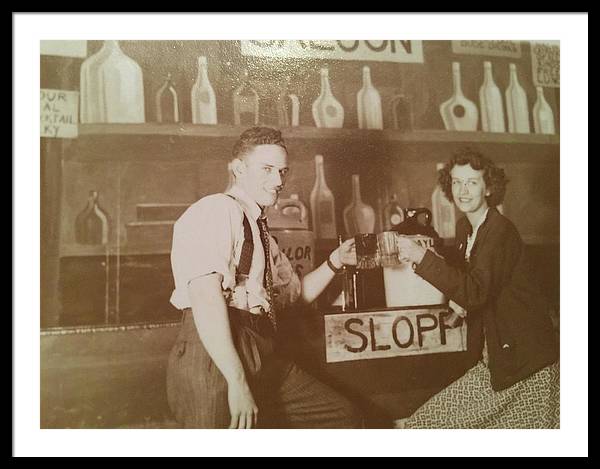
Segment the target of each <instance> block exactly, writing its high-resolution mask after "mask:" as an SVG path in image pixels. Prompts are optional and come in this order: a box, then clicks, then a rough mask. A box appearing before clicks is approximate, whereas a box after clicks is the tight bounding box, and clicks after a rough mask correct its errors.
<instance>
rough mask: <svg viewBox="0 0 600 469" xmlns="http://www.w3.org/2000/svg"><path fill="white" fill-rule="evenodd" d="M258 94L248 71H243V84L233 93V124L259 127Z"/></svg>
mask: <svg viewBox="0 0 600 469" xmlns="http://www.w3.org/2000/svg"><path fill="white" fill-rule="evenodd" d="M258 110H259V100H258V93H257V92H256V90H255V89H254V87H253V86H252V82H251V80H250V75H249V74H248V70H247V69H244V70H243V71H242V82H241V84H240V85H239V86H238V87H237V88H236V89H235V90H234V91H233V122H234V124H235V125H258V115H259V114H258Z"/></svg>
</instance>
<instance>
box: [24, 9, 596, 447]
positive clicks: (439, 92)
mask: <svg viewBox="0 0 600 469" xmlns="http://www.w3.org/2000/svg"><path fill="white" fill-rule="evenodd" d="M247 15H249V18H248V19H250V16H251V15H252V14H247ZM395 15H396V14H388V15H385V14H384V15H381V16H384V17H387V19H390V18H389V17H394V16H395ZM24 16H25V17H26V16H28V15H24ZM42 16H43V15H42ZM50 16H52V15H50ZM64 16H66V17H67V23H70V21H69V15H64ZM74 16H75V17H76V16H77V15H74ZM83 16H87V17H88V18H86V19H87V20H88V21H89V19H90V17H91V18H92V21H93V17H94V15H83ZM114 16H117V17H120V18H119V19H126V18H127V15H124V14H121V15H114ZM153 16H154V15H150V14H149V15H141V17H142V18H144V17H145V18H148V20H151V19H152V18H153ZM156 16H158V17H160V16H161V15H156ZM179 16H186V15H173V17H172V18H176V17H179ZM189 16H191V17H194V15H193V14H190V15H189ZM218 16H219V15H216V17H218ZM221 16H225V17H226V16H227V15H221ZM234 16H242V20H243V19H244V18H243V17H244V15H234ZM258 16H260V15H258ZM262 16H264V17H265V19H266V21H269V19H271V18H273V19H274V17H271V18H270V17H269V15H262ZM274 16H275V15H274ZM315 16H316V17H317V19H318V20H326V19H327V18H328V15H325V14H323V15H315ZM341 16H344V15H341ZM353 16H354V15H352V14H348V15H346V17H347V18H348V19H349V20H351V19H353ZM410 16H411V15H409V14H406V15H398V16H397V19H398V20H400V19H403V20H405V21H406V20H408V21H410ZM416 16H425V17H427V16H428V15H416ZM435 16H441V17H442V20H443V19H444V17H446V18H447V19H449V18H451V17H452V15H432V18H433V17H435ZM463 16H467V17H468V15H463ZM516 16H517V17H518V16H519V15H516ZM541 16H542V18H543V17H544V15H541ZM97 17H98V19H102V18H103V15H97ZM164 17H165V19H168V18H169V17H170V15H164ZM298 17H299V18H302V15H298ZM365 17H366V18H367V19H368V18H369V15H365ZM490 17H493V15H487V19H488V20H492V21H493V18H490ZM547 18H548V20H549V21H550V20H552V21H555V20H556V19H557V18H554V19H553V16H552V15H547ZM73 19H75V18H73ZM156 19H158V18H155V20H156ZM196 19H201V20H203V21H210V20H211V15H209V14H204V15H197V17H196ZM374 19H375V16H374ZM505 19H506V20H508V18H505ZM578 19H579V20H580V23H583V24H585V40H586V44H585V62H586V63H585V69H586V70H587V15H579V17H578ZM582 19H583V20H584V21H581V20H582ZM288 20H289V18H288ZM225 21H226V19H225ZM292 21H293V20H292ZM425 21H427V19H425ZM466 21H467V22H468V20H466ZM497 21H504V19H503V15H497ZM73 23H76V22H75V21H73ZM82 24H83V23H82ZM183 24H187V23H183ZM385 24H387V23H385ZM371 26H372V25H371ZM505 29H506V32H505V33H504V35H502V36H496V37H500V38H490V37H488V36H487V35H484V34H482V35H481V36H479V37H477V35H476V34H475V35H474V33H468V34H465V35H464V36H463V37H460V35H458V31H453V33H452V34H448V35H446V37H439V38H438V37H434V38H431V39H430V38H429V36H430V34H428V33H429V31H428V30H424V33H423V35H422V36H421V38H419V34H417V33H414V32H412V31H413V30H414V29H411V33H410V34H407V37H408V39H407V38H406V37H402V36H403V34H402V28H400V29H398V31H397V32H396V33H393V32H390V31H389V30H387V29H384V33H385V34H384V36H383V37H385V39H383V38H382V35H381V34H373V32H374V31H373V29H365V30H364V31H363V30H361V29H360V28H358V29H354V37H352V34H350V35H349V34H348V32H347V31H346V30H344V32H342V33H340V36H339V37H345V38H347V37H350V39H327V38H326V37H324V38H319V37H318V35H317V37H316V38H315V37H314V36H315V34H316V32H315V31H313V30H310V31H311V32H310V33H309V30H308V29H307V30H306V36H305V38H304V39H302V37H303V36H302V34H297V35H296V36H295V37H294V38H288V39H286V36H285V35H284V34H283V33H281V34H282V35H281V36H277V34H276V32H277V31H280V30H279V29H278V30H276V31H273V32H269V33H268V34H267V33H265V32H264V31H263V32H262V33H255V32H254V31H253V30H252V28H250V29H249V30H246V31H245V32H244V34H240V35H238V37H236V38H235V39H233V38H231V39H230V38H226V37H224V36H223V35H220V34H213V35H212V36H211V37H206V36H205V35H204V36H196V37H198V38H195V37H194V35H193V34H192V35H191V36H190V34H189V33H187V32H188V29H186V30H185V31H186V33H182V34H181V36H180V37H181V39H179V38H177V35H176V34H169V35H168V37H164V35H161V34H159V33H157V34H155V35H154V36H152V35H148V34H145V35H140V36H141V37H140V38H137V37H132V35H131V34H127V33H121V32H120V31H119V30H118V29H117V30H115V32H111V28H109V27H107V28H106V29H105V30H103V31H102V34H101V35H99V34H94V33H92V32H90V33H89V34H85V33H82V32H81V31H80V30H77V29H76V30H75V31H74V33H75V34H73V32H70V33H68V34H65V35H64V36H62V37H60V36H59V38H58V39H57V33H56V32H54V33H53V34H52V35H47V36H44V35H43V33H39V34H40V36H39V40H36V41H33V42H34V43H35V44H37V46H38V47H39V82H37V83H38V89H37V93H38V95H39V99H40V105H39V109H40V115H39V118H40V127H39V129H40V131H39V153H38V156H37V158H38V159H37V160H33V161H37V162H36V163H35V165H33V164H32V167H31V168H30V172H36V173H37V175H38V176H36V179H35V181H36V182H35V183H34V187H33V190H34V192H35V191H39V197H37V199H38V201H36V203H39V213H38V219H39V227H38V229H37V230H36V231H37V233H39V239H37V241H36V243H37V249H39V259H38V260H37V261H36V263H37V265H38V266H39V274H37V278H39V292H37V291H35V289H34V291H31V290H30V291H29V295H33V296H35V295H37V296H38V297H39V323H37V322H36V321H37V318H34V319H33V321H34V322H33V323H32V324H34V325H32V326H31V330H29V331H27V333H28V334H29V335H30V336H31V335H32V334H33V335H35V336H36V338H35V340H36V348H37V347H38V345H37V344H39V348H38V349H37V350H38V351H39V354H38V352H37V351H36V350H33V351H30V353H33V355H34V356H35V360H39V361H37V363H38V366H39V373H38V371H36V370H30V372H31V371H33V374H36V375H37V376H39V383H37V385H36V386H38V387H37V388H36V389H38V390H39V393H37V399H38V401H37V406H38V409H39V413H36V414H34V415H35V416H36V421H35V422H33V427H34V429H33V430H32V431H35V432H42V435H43V434H47V433H46V432H51V433H50V434H52V435H56V433H55V432H53V431H54V430H69V432H68V433H66V434H64V435H71V434H77V435H79V434H81V435H82V436H81V438H83V439H84V440H87V439H88V438H90V437H91V436H90V435H91V433H89V432H85V431H84V432H78V430H100V429H102V430H119V432H118V433H117V432H110V431H109V432H108V433H104V432H103V435H105V436H106V437H107V438H109V437H111V436H110V435H112V437H111V438H114V439H119V438H120V437H119V436H117V435H125V436H124V438H125V437H126V436H127V435H133V434H136V433H137V432H134V430H144V433H143V435H150V434H152V435H153V436H152V438H157V440H156V441H160V437H158V436H154V435H159V434H160V435H166V436H165V437H164V438H165V439H166V438H175V441H177V440H178V439H179V438H180V437H179V436H177V437H176V436H175V435H183V436H182V437H181V438H185V439H186V440H185V441H188V440H187V439H189V438H191V440H195V439H198V440H202V438H204V435H211V438H219V439H221V440H224V441H228V439H229V438H230V436H231V440H230V441H238V439H242V440H243V439H244V438H248V441H259V442H260V441H262V443H256V445H257V446H255V447H254V450H256V451H259V450H260V451H263V452H264V453H265V454H271V455H274V454H275V453H269V451H270V450H269V449H268V448H269V445H265V444H264V438H265V435H273V434H275V435H277V437H278V438H282V439H283V440H284V441H286V440H288V439H289V438H292V439H295V438H296V437H295V436H291V435H296V434H297V433H287V432H289V431H291V430H300V429H302V430H303V431H302V432H299V434H300V435H301V436H302V437H306V438H309V439H312V438H315V439H317V440H318V439H321V443H320V444H323V441H322V437H319V434H320V433H319V432H312V431H308V432H307V431H306V430H316V429H318V430H334V432H328V433H326V435H330V434H333V435H335V438H337V439H341V441H344V439H345V435H348V439H347V440H346V441H363V438H364V441H369V439H374V440H375V441H377V442H378V443H382V442H383V441H394V442H397V445H395V446H393V447H392V448H388V449H387V450H385V451H386V452H385V454H386V455H392V456H404V455H406V454H408V453H406V452H405V451H403V450H402V447H404V446H406V445H407V444H408V443H407V442H408V441H409V439H417V440H418V439H419V437H420V438H421V439H422V438H423V437H424V435H425V434H424V433H420V432H410V431H409V430H413V429H420V430H443V431H442V432H440V433H435V435H436V438H441V439H446V438H455V437H458V435H463V436H462V438H463V439H464V438H465V437H464V435H470V434H471V433H466V434H465V433H460V430H467V429H468V430H490V429H502V430H534V429H535V430H546V431H548V433H545V434H547V435H549V438H557V439H558V437H559V436H560V432H561V431H566V430H569V429H570V425H571V419H572V417H573V414H566V415H567V417H566V418H567V420H565V407H564V405H563V407H562V409H561V403H564V402H565V400H564V394H563V392H562V389H561V383H563V384H565V379H564V377H565V372H567V373H573V372H574V370H573V369H571V368H569V366H570V361H569V362H567V363H565V360H562V356H563V352H564V351H565V348H566V347H565V343H566V341H568V343H569V344H570V342H571V339H570V337H569V338H568V339H565V337H564V336H563V335H562V334H561V332H562V331H561V324H562V325H563V329H564V328H565V327H566V328H567V329H570V330H572V329H573V324H574V323H575V322H579V323H582V321H585V324H586V327H587V294H586V299H585V302H586V303H585V305H583V306H582V307H578V308H577V309H579V311H578V312H577V314H575V311H574V310H573V308H572V307H571V306H570V300H569V302H567V301H565V295H564V294H563V291H565V283H564V282H565V281H567V279H565V276H564V271H563V269H564V262H565V261H566V260H565V259H564V258H562V257H561V245H562V246H563V247H564V245H565V244H564V243H565V241H564V239H563V240H561V237H563V238H564V237H565V234H564V232H563V230H561V226H564V225H562V224H561V221H564V218H563V215H564V214H565V209H567V210H568V209H569V207H565V206H564V205H563V204H561V202H562V200H561V198H562V195H563V194H564V193H565V190H566V189H567V188H566V187H564V182H563V181H564V177H565V173H564V172H562V165H561V163H564V159H565V158H567V159H568V160H573V161H575V160H577V161H579V160H581V163H582V164H583V160H585V165H587V146H585V149H584V150H585V154H584V155H580V156H576V155H574V154H572V152H569V153H570V154H567V155H565V154H564V146H563V145H562V142H561V135H562V134H563V133H564V132H562V131H561V130H562V129H563V128H566V129H568V125H565V124H567V121H566V117H564V116H563V119H562V120H561V95H563V99H562V104H563V107H565V103H568V101H567V100H566V98H565V97H564V93H561V76H564V72H565V65H564V60H565V57H568V56H567V52H566V51H565V50H564V48H565V47H564V44H565V42H564V41H563V40H562V36H561V35H559V34H557V35H555V36H552V35H545V34H538V35H534V36H535V37H533V38H530V37H531V36H527V35H522V34H521V32H520V30H517V31H516V32H515V33H513V34H511V33H509V30H510V28H509V27H505ZM294 32H296V31H294ZM253 33H255V34H256V35H255V36H253ZM507 34H508V35H509V36H508V37H507ZM265 35H266V37H265ZM327 36H329V34H328V35H327ZM99 37H100V39H99ZM240 37H243V38H244V39H240ZM253 37H254V39H253ZM373 37H378V38H379V39H373ZM394 37H395V39H394ZM13 46H14V42H13ZM34 47H35V46H34ZM568 50H570V49H568ZM567 60H568V59H567ZM561 61H563V64H562V67H561ZM14 79H17V80H18V75H16V74H14ZM36 80H37V76H34V79H33V83H34V85H35V83H36ZM564 83H565V82H564V81H563V88H564ZM567 83H569V84H570V85H572V82H567ZM563 91H564V90H563ZM35 92H36V91H35V89H34V90H33V91H32V92H31V95H32V96H31V98H30V99H31V103H32V106H33V107H35V106H36V104H35V99H37V97H36V96H35V95H34V93H35ZM585 96H586V98H585V99H586V102H585V109H586V112H585V120H584V121H583V120H582V121H581V122H580V123H579V125H580V126H583V127H584V132H585V135H586V141H587V78H586V81H585ZM566 105H567V106H569V104H566ZM31 126H32V127H31V129H29V131H28V132H29V134H30V135H32V137H31V138H32V139H34V140H37V137H36V135H35V131H36V123H35V119H34V121H33V122H31ZM32 132H34V133H33V134H32ZM561 150H562V151H561ZM15 156H16V157H19V156H20V155H13V157H15ZM575 164H578V163H575ZM36 165H37V166H36ZM586 168H587V166H586ZM585 173H586V174H587V169H586V170H585ZM38 177H39V179H37V178H38ZM586 179H587V177H586ZM37 181H39V187H36V186H37ZM561 183H563V187H561ZM585 199H586V200H585V207H587V193H586V194H585ZM561 208H562V210H561ZM583 218H585V219H586V221H585V225H586V227H587V209H585V214H584V215H583ZM585 232H586V233H587V228H586V230H585ZM13 234H14V236H15V238H18V237H19V232H18V231H14V233H13ZM15 238H13V239H15ZM561 241H562V242H561ZM567 242H568V243H570V244H569V245H572V243H574V242H575V243H577V241H574V240H571V239H569V240H568V241H567ZM584 257H585V259H586V260H585V262H587V237H586V239H585V256H584ZM580 261H581V259H580ZM13 267H14V263H13ZM581 269H585V272H586V273H585V279H584V280H585V288H586V289H587V265H586V266H585V267H583V266H582V267H581ZM561 271H563V276H561ZM571 273H573V272H571V271H570V272H569V273H568V274H567V276H568V275H570V274H571ZM582 309H583V310H582ZM30 313H34V316H35V315H37V314H38V313H36V312H35V311H30ZM22 314H23V311H20V310H19V309H17V308H15V307H13V317H16V316H18V315H22ZM569 322H570V323H569ZM566 323H568V324H567V325H566V326H565V324H566ZM569 324H570V325H569ZM585 335H586V337H587V332H586V334H585ZM586 340H587V339H586ZM584 345H585V347H587V342H585V344H584ZM569 349H570V350H572V349H571V348H570V347H569ZM584 352H585V358H584V359H582V360H581V361H580V365H582V366H584V367H585V368H583V369H581V370H580V371H579V375H580V376H581V374H582V373H583V374H585V376H582V379H584V380H585V381H587V349H586V350H585V351H584ZM561 362H562V367H561ZM561 373H562V375H563V379H562V380H561ZM13 392H14V393H15V394H18V393H19V388H17V387H16V386H15V385H14V383H13ZM33 398H34V399H35V398H36V395H35V394H34V396H33ZM32 404H35V401H34V402H33V403H32ZM585 406H586V415H585V416H582V415H579V416H578V418H582V419H584V424H585V428H584V429H580V431H584V432H585V433H584V435H583V436H584V437H585V440H586V441H585V445H586V446H585V448H583V451H584V452H585V454H587V394H586V398H585ZM35 412H38V410H36V411H35ZM13 416H15V413H14V412H13ZM13 418H14V417H13ZM13 422H14V426H13V428H15V427H16V423H15V421H14V420H13ZM564 422H569V423H567V424H566V427H565V426H564ZM196 429H202V430H205V431H206V430H217V429H223V430H228V431H227V432H225V433H223V432H205V431H203V432H201V433H194V432H193V430H196ZM234 429H243V430H250V429H256V430H259V431H246V432H242V433H240V432H234V431H233V430H234ZM147 430H160V432H159V433H158V434H157V433H155V432H148V431H147ZM273 430H276V431H273ZM338 430H344V431H341V432H340V431H338ZM348 430H352V431H350V432H349V431H348ZM123 431H126V432H125V433H123ZM179 431H181V432H183V433H180V432H179ZM264 432H266V433H264ZM481 434H483V436H482V437H481V438H482V440H481V441H485V440H486V439H488V438H490V437H489V436H487V435H490V433H489V432H477V435H481ZM86 435H88V436H86ZM240 435H241V437H240ZM249 435H250V436H249ZM286 435H290V436H286ZM350 435H351V436H352V439H350ZM378 435H380V436H381V437H379V436H378ZM427 435H429V434H428V433H427ZM511 435H512V438H514V439H522V438H527V436H528V435H529V433H525V434H523V433H519V432H512V433H511ZM519 435H525V436H519ZM40 438H43V436H42V437H40ZM65 438H69V436H65ZM78 438H79V437H78ZM139 438H140V439H141V440H144V439H145V436H141V437H139ZM509 438H511V436H510V435H509ZM182 441H183V440H182ZM204 441H209V440H208V439H207V440H204ZM333 441H339V440H332V442H331V443H330V444H329V445H324V446H325V450H323V451H332V452H335V447H336V446H337V445H339V444H340V443H333ZM411 441H412V440H411ZM456 441H460V439H457V440H456ZM139 444H140V445H142V444H143V443H139ZM346 444H348V443H346ZM536 445H538V446H536ZM540 446H542V445H540V443H539V442H535V443H534V442H533V440H532V444H531V447H530V449H531V451H532V452H533V451H535V449H536V448H538V449H539V447H540ZM235 447H236V446H235V445H233V448H235ZM309 447H310V445H309V444H307V448H306V449H305V450H302V445H301V444H300V445H299V446H298V447H296V449H295V451H299V452H300V453H301V455H309V453H310V450H309ZM109 448H110V447H109ZM132 448H133V446H132V447H131V448H129V449H132ZM394 448H395V449H394ZM193 450H194V449H192V451H193ZM195 450H197V451H198V453H205V452H207V451H211V450H209V449H208V448H206V447H204V445H203V447H197V448H195ZM363 450H365V448H363ZM29 451H31V450H29ZM109 451H110V450H109ZM149 451H152V454H155V453H153V451H156V449H153V450H149ZM166 451H168V449H166ZM212 451H213V452H214V451H215V449H214V448H213V449H212ZM348 451H350V452H351V451H354V450H348ZM406 451H408V450H406ZM422 451H423V450H422ZM539 451H540V452H542V451H543V450H541V449H539ZM220 452H221V453H223V455H226V454H227V453H228V452H230V451H229V450H228V449H227V443H225V446H224V448H223V449H222V450H221V451H220ZM425 452H426V451H425ZM501 453H502V452H501ZM352 454H354V453H352ZM383 454H384V452H382V453H377V452H376V451H373V452H369V453H368V455H369V456H379V455H383ZM442 454H444V453H440V454H439V455H442ZM542 454H543V453H542ZM137 455H144V454H143V453H142V454H139V452H138V454H137ZM198 455H201V454H198ZM238 455H244V453H242V452H240V453H239V454H238ZM423 455H425V454H423ZM463 455H469V454H468V451H467V450H466V449H465V453H464V454H463Z"/></svg>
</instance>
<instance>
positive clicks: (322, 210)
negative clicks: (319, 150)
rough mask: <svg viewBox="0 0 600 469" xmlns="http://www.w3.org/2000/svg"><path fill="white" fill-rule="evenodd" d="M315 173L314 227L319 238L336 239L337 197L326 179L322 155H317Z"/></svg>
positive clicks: (312, 204) (311, 208)
mask: <svg viewBox="0 0 600 469" xmlns="http://www.w3.org/2000/svg"><path fill="white" fill-rule="evenodd" d="M315 173H316V174H315V184H314V186H313V188H312V191H311V192H310V212H311V216H312V229H313V231H314V233H315V236H316V237H317V238H320V239H335V238H336V237H337V227H336V224H335V199H334V197H333V192H331V189H329V187H328V186H327V182H326V181H325V170H324V167H323V156H322V155H315Z"/></svg>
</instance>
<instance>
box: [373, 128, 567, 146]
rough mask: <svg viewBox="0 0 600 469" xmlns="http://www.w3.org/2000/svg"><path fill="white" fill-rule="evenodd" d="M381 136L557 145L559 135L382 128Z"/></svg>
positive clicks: (426, 140)
mask: <svg viewBox="0 0 600 469" xmlns="http://www.w3.org/2000/svg"><path fill="white" fill-rule="evenodd" d="M382 132H383V138H384V139H385V140H388V141H392V142H400V143H497V144H507V143H513V144H523V145H558V144H559V143H560V136H559V135H542V134H513V133H508V132H502V133H497V132H479V131H477V132H458V131H449V130H415V131H412V132H398V131H394V130H384V131H382Z"/></svg>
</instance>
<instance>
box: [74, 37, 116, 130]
mask: <svg viewBox="0 0 600 469" xmlns="http://www.w3.org/2000/svg"><path fill="white" fill-rule="evenodd" d="M113 42H116V41H104V43H103V45H102V47H101V48H100V50H99V51H98V52H96V53H95V54H93V55H91V56H89V57H88V58H87V59H85V60H84V61H83V63H82V64H81V69H80V72H79V98H80V99H79V114H80V117H79V119H80V121H81V123H82V124H92V123H97V122H106V115H105V109H104V108H105V106H104V93H102V91H101V87H100V84H101V80H100V74H99V71H100V65H102V63H103V62H104V61H105V60H106V59H107V58H108V56H109V55H110V51H111V48H112V47H113V44H112V43H113Z"/></svg>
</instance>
